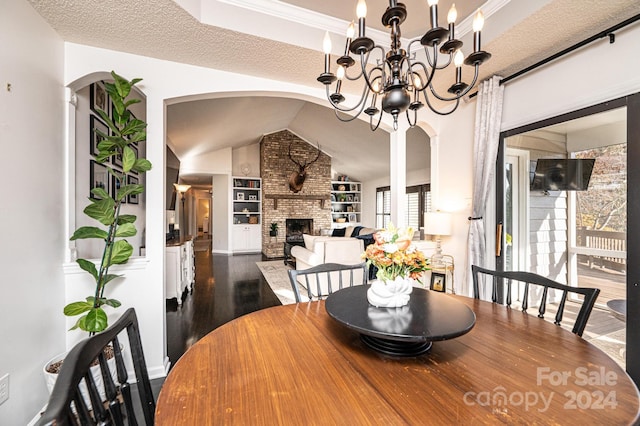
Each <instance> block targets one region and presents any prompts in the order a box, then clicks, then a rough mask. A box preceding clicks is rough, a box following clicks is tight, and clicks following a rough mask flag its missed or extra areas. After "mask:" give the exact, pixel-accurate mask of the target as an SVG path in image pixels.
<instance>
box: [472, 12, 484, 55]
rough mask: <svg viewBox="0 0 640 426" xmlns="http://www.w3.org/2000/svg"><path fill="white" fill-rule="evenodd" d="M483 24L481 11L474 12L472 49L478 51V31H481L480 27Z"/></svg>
mask: <svg viewBox="0 0 640 426" xmlns="http://www.w3.org/2000/svg"><path fill="white" fill-rule="evenodd" d="M483 26H484V15H483V14H482V11H481V10H479V11H478V13H476V16H475V17H474V18H473V51H474V52H479V51H480V33H481V32H482V27H483Z"/></svg>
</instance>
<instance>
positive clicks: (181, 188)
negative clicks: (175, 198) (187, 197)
mask: <svg viewBox="0 0 640 426" xmlns="http://www.w3.org/2000/svg"><path fill="white" fill-rule="evenodd" d="M173 186H175V187H176V191H178V192H180V193H182V194H184V193H185V192H187V191H188V190H189V188H191V185H185V184H178V183H174V184H173Z"/></svg>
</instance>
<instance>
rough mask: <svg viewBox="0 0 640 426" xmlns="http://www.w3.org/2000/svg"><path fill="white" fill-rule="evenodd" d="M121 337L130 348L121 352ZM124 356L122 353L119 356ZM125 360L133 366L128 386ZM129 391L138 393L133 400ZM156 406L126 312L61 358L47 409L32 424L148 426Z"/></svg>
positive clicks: (133, 320) (130, 312)
mask: <svg viewBox="0 0 640 426" xmlns="http://www.w3.org/2000/svg"><path fill="white" fill-rule="evenodd" d="M125 334H126V335H127V337H128V340H129V348H128V350H125V351H122V350H121V348H122V345H121V344H120V341H119V336H120V337H122V338H124V335H125ZM108 347H109V348H108ZM106 348H108V352H111V351H112V352H113V357H114V359H115V367H111V368H115V370H116V371H115V373H114V372H113V371H112V370H110V367H109V365H108V364H107V355H105V349H106ZM123 352H125V353H126V354H124V355H123ZM125 357H126V358H128V360H129V361H130V362H131V363H132V364H133V368H134V371H135V380H133V382H131V381H130V379H129V376H128V373H127V366H126V365H125ZM96 361H97V366H95V367H93V368H94V369H95V368H99V369H100V372H101V376H102V384H100V383H99V381H100V380H95V379H94V376H93V374H92V372H91V371H90V369H91V367H92V365H94V364H96ZM114 376H115V377H116V379H115V380H114ZM132 385H133V386H132ZM132 388H137V395H136V394H135V393H133V392H132ZM101 393H102V395H103V396H101ZM87 399H88V400H87ZM155 406H156V403H155V399H154V396H153V393H152V390H151V383H150V381H149V375H148V372H147V366H146V363H145V360H144V353H143V350H142V342H141V340H140V332H139V328H138V319H137V317H136V312H135V310H134V309H133V308H129V309H127V310H126V311H125V313H124V314H123V315H122V316H121V317H120V318H119V319H118V320H117V321H116V322H115V323H114V324H113V325H112V326H111V327H109V328H107V329H106V330H105V331H103V332H101V333H99V334H96V335H93V336H91V337H89V338H87V339H85V340H83V341H81V342H79V343H78V344H77V345H76V346H74V347H73V349H71V351H70V352H69V354H68V355H67V356H66V357H65V359H64V362H63V364H62V368H61V369H60V374H59V375H58V378H57V379H56V383H55V385H54V387H53V390H52V392H51V397H50V398H49V402H48V404H47V408H46V410H45V412H44V413H43V414H42V416H41V418H40V419H39V421H38V423H37V424H38V425H39V426H41V425H56V426H65V425H83V426H84V425H97V424H100V425H117V426H120V425H129V426H131V425H138V424H144V425H148V426H151V425H153V422H154V413H155Z"/></svg>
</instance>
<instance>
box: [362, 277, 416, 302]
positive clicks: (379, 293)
mask: <svg viewBox="0 0 640 426" xmlns="http://www.w3.org/2000/svg"><path fill="white" fill-rule="evenodd" d="M412 290H413V282H412V280H411V279H409V278H404V277H397V278H396V279H395V280H393V281H382V280H373V281H372V282H371V287H370V288H369V290H367V300H368V301H369V303H370V304H371V305H373V306H375V307H377V308H398V307H400V306H405V305H406V304H408V303H409V297H410V295H411V291H412Z"/></svg>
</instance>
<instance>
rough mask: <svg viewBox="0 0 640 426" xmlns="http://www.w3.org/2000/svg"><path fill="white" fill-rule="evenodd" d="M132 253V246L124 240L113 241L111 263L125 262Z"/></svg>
mask: <svg viewBox="0 0 640 426" xmlns="http://www.w3.org/2000/svg"><path fill="white" fill-rule="evenodd" d="M132 254H133V246H132V245H131V244H129V243H128V242H126V241H125V240H119V241H116V242H115V243H113V248H112V250H111V265H120V264H123V263H127V261H128V260H129V258H130V257H131V255H132Z"/></svg>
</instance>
